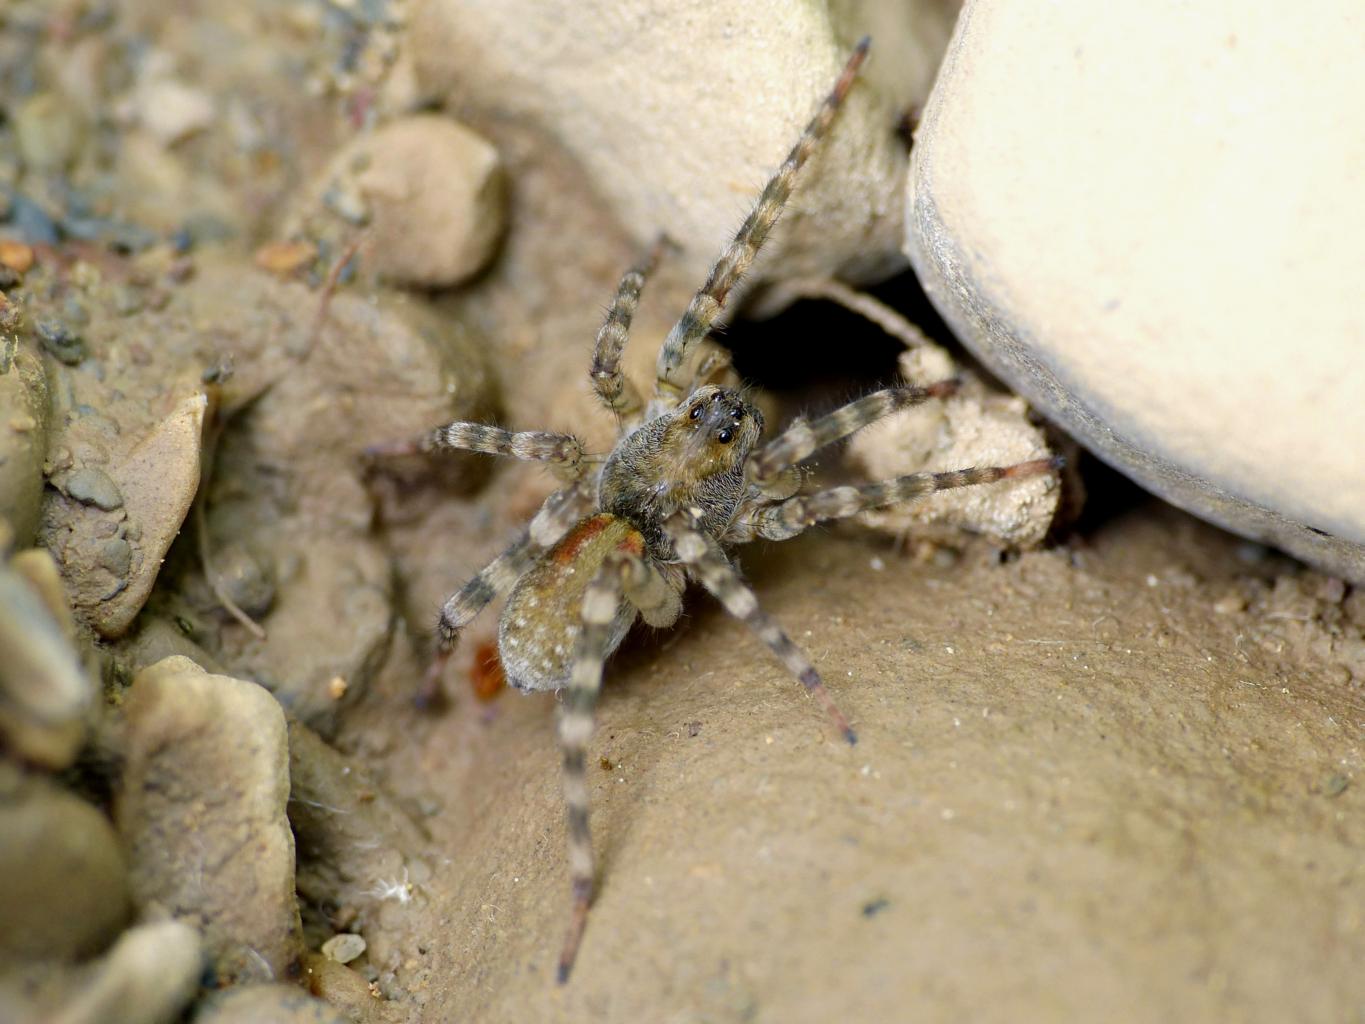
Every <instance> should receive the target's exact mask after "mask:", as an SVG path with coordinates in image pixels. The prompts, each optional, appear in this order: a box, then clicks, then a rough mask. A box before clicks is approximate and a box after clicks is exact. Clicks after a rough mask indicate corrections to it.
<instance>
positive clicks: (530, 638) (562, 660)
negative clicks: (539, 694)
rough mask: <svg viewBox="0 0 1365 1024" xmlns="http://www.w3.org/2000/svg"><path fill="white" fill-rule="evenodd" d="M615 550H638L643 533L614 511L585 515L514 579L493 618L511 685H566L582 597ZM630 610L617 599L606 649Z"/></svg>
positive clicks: (624, 627) (631, 616) (616, 642)
mask: <svg viewBox="0 0 1365 1024" xmlns="http://www.w3.org/2000/svg"><path fill="white" fill-rule="evenodd" d="M618 549H620V550H625V551H629V552H630V553H631V554H634V555H641V554H643V553H644V550H645V538H644V536H643V535H642V534H641V533H640V531H639V530H637V529H636V528H635V527H634V526H632V525H631V524H630V523H629V522H628V521H627V520H625V519H622V518H621V517H619V516H614V515H611V514H610V513H605V512H603V513H599V514H597V515H593V516H589V517H588V518H586V519H583V520H580V521H579V522H578V523H577V524H575V525H574V526H573V527H572V528H571V529H570V530H569V532H568V533H566V534H565V535H564V536H563V537H562V538H560V540H559V541H558V543H556V544H555V546H554V547H552V548H551V549H550V550H549V551H547V552H546V553H545V556H544V557H543V558H542V559H541V560H540V561H539V562H538V563H537V564H536V565H535V566H534V567H533V568H531V569H530V570H529V571H527V573H526V574H525V575H524V576H522V577H521V579H520V580H518V581H517V585H516V587H515V588H513V590H512V593H511V595H510V596H509V597H508V598H507V605H506V607H505V608H504V609H503V612H502V618H501V620H500V621H499V622H498V656H499V658H500V659H501V660H502V666H503V670H504V671H505V672H506V673H507V681H508V682H509V683H510V684H511V685H512V686H515V687H516V688H517V689H519V690H522V691H526V692H532V691H538V690H558V689H560V688H561V687H564V686H567V685H568V684H569V675H570V673H571V671H572V669H573V661H574V646H575V644H576V642H577V640H578V634H579V632H581V628H582V627H581V625H580V623H581V620H582V615H581V609H582V607H583V596H584V594H585V592H586V591H587V589H588V584H589V583H591V582H592V580H593V578H594V577H595V576H596V575H597V573H598V571H599V570H600V569H601V568H602V564H603V563H604V562H605V561H606V559H607V556H608V555H610V554H611V553H612V552H613V551H615V550H618ZM635 615H636V611H635V608H634V607H633V606H632V605H630V604H629V603H628V602H626V601H624V600H623V601H622V602H621V604H620V607H619V608H618V610H617V613H616V619H615V621H614V622H613V623H612V626H611V636H610V646H609V647H608V651H609V652H610V651H614V650H615V649H616V648H617V647H619V646H620V644H621V641H622V640H623V639H625V635H626V632H627V631H628V630H629V629H630V626H631V623H633V622H634V621H635Z"/></svg>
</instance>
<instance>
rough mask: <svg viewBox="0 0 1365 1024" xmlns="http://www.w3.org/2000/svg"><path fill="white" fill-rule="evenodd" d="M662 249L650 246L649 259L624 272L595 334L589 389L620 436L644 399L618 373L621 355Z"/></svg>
mask: <svg viewBox="0 0 1365 1024" xmlns="http://www.w3.org/2000/svg"><path fill="white" fill-rule="evenodd" d="M664 245H665V240H664V239H663V238H662V237H661V238H660V239H659V240H658V241H657V242H655V243H654V246H653V247H652V248H651V249H650V251H649V255H647V256H646V257H645V258H644V259H643V260H641V261H640V263H638V264H637V265H635V266H634V267H632V268H631V269H630V270H627V271H626V273H625V275H624V276H623V277H622V278H621V283H620V284H619V285H618V286H617V288H616V298H614V299H613V300H612V303H611V305H610V306H609V307H608V308H607V316H606V319H605V320H603V321H602V327H601V329H600V330H599V331H598V332H597V345H596V347H595V348H594V349H593V355H592V370H591V371H590V373H589V379H590V380H591V381H592V389H593V391H594V392H596V393H597V397H598V398H600V399H601V400H602V404H603V405H605V406H606V407H607V409H608V410H609V411H610V412H612V413H613V414H615V416H616V422H617V424H618V426H619V428H620V430H621V431H622V432H624V431H625V430H626V429H627V428H628V427H629V426H633V425H634V423H635V421H636V420H637V419H638V418H639V415H640V412H641V411H642V410H643V408H644V399H642V398H641V397H640V390H639V388H637V387H636V386H635V385H634V383H632V382H631V381H630V380H629V379H628V378H627V377H626V375H625V374H624V373H623V372H622V371H621V354H622V353H623V352H624V351H625V349H626V342H627V341H628V340H629V338H630V323H631V320H633V319H634V318H635V310H636V309H637V308H638V307H639V305H640V293H641V292H643V291H644V287H645V281H646V280H647V279H648V278H649V275H650V274H652V273H653V272H654V268H655V267H656V266H657V265H658V262H659V257H660V256H661V255H662V252H663V248H664Z"/></svg>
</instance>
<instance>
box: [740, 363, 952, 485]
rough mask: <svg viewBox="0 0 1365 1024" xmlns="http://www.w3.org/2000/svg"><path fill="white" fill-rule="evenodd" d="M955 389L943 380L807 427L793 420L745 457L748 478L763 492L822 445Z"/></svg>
mask: <svg viewBox="0 0 1365 1024" xmlns="http://www.w3.org/2000/svg"><path fill="white" fill-rule="evenodd" d="M957 387H958V383H957V381H955V380H943V381H939V382H937V383H936V384H930V385H929V386H928V387H924V388H920V387H911V386H909V385H906V386H903V387H895V388H886V389H885V390H882V391H874V392H872V393H871V394H870V395H864V396H863V397H862V398H859V399H857V400H856V401H853V402H849V403H848V404H847V405H845V406H843V407H841V408H839V409H835V410H834V411H833V412H832V413H830V414H829V415H827V416H821V417H820V418H819V419H817V420H813V421H811V422H809V423H808V422H806V421H805V420H797V421H796V422H795V423H793V424H792V425H791V426H790V427H788V428H787V429H786V430H785V431H783V432H782V433H781V434H780V435H778V436H777V437H775V438H774V439H773V440H771V441H769V442H768V443H767V444H765V445H764V446H763V447H762V448H759V449H758V450H757V451H755V452H754V453H753V454H752V455H750V456H749V476H750V478H751V479H752V480H753V481H754V483H755V484H757V485H758V486H759V488H760V489H764V488H765V487H767V486H770V485H771V484H773V483H774V482H775V481H776V480H777V478H778V477H779V476H781V474H782V473H783V472H784V471H785V470H787V469H790V468H791V467H792V466H795V465H796V464H797V463H799V462H801V461H802V460H804V459H807V458H809V457H810V456H811V455H813V454H814V453H815V452H816V451H818V450H819V449H821V448H823V447H825V446H826V445H828V444H833V443H834V442H835V441H840V440H842V439H843V438H845V437H848V436H849V435H850V434H852V433H854V432H856V431H858V430H861V429H862V428H863V427H865V426H867V425H868V424H870V423H875V422H876V421H877V420H879V419H882V418H883V417H885V416H889V415H891V413H893V412H896V411H897V410H898V409H905V408H907V407H909V406H912V405H919V404H920V403H921V402H925V401H928V400H929V399H931V398H946V397H947V396H948V395H951V394H953V392H955V391H956V390H957Z"/></svg>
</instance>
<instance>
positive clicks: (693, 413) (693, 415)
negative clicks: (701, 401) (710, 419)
mask: <svg viewBox="0 0 1365 1024" xmlns="http://www.w3.org/2000/svg"><path fill="white" fill-rule="evenodd" d="M687 418H688V419H689V420H699V419H701V406H700V405H694V406H692V408H691V409H690V410H689V411H688V413H687Z"/></svg>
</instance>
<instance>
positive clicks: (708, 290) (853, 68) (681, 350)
mask: <svg viewBox="0 0 1365 1024" xmlns="http://www.w3.org/2000/svg"><path fill="white" fill-rule="evenodd" d="M869 45H870V41H869V40H868V39H867V38H864V39H863V40H862V41H861V42H860V43H859V44H858V45H857V47H856V48H855V49H854V51H853V54H852V55H851V56H850V57H849V59H848V63H847V64H845V65H844V70H843V72H842V73H841V74H840V75H839V79H838V81H836V82H835V83H834V88H833V89H832V90H831V91H830V93H829V95H828V96H827V97H825V101H824V102H823V103H822V104H821V105H820V109H819V110H818V111H817V112H816V114H815V117H813V118H812V119H811V121H810V123H809V124H808V125H807V126H806V130H805V131H804V132H802V133H801V137H800V138H799V139H797V140H796V145H795V146H793V147H792V150H791V152H790V153H788V154H787V159H786V160H784V161H783V162H782V166H781V167H779V168H778V169H777V172H776V173H775V174H774V175H773V176H772V178H770V179H769V181H768V184H767V185H766V186H765V187H764V189H763V192H762V194H761V195H760V196H759V197H758V202H757V203H756V204H755V205H754V208H753V210H752V211H751V212H750V214H749V216H748V217H747V218H746V219H745V221H744V223H743V224H742V225H741V226H740V229H739V231H738V232H737V233H736V235H735V237H734V239H733V240H732V241H731V242H730V244H729V245H728V246H726V247H725V250H724V251H723V252H722V253H721V255H720V258H719V259H718V260H716V263H715V265H714V266H713V267H712V268H711V273H710V275H709V276H708V277H707V278H706V283H705V284H703V285H702V287H701V289H700V290H699V291H698V292H697V294H696V295H694V296H693V297H692V301H691V303H690V304H689V305H688V307H687V311H686V312H685V313H683V315H682V319H680V320H679V321H678V322H677V324H675V325H674V327H673V329H672V330H671V331H670V332H669V334H668V337H667V338H666V339H665V340H664V344H663V347H662V348H661V349H660V350H659V361H658V367H657V381H656V383H655V386H654V396H655V402H654V404H655V405H660V406H663V407H665V408H667V407H672V406H674V405H676V404H677V402H678V400H679V399H681V398H682V397H683V394H684V391H683V387H684V385H685V384H686V383H687V382H686V380H685V379H684V377H683V374H684V369H683V368H684V366H685V365H686V363H687V358H688V356H689V355H690V354H691V352H692V349H693V348H694V347H695V346H696V344H697V342H699V341H701V339H702V338H704V337H706V335H707V333H708V332H709V331H710V330H711V325H712V324H713V323H715V321H716V318H717V317H719V316H720V314H721V312H722V311H723V310H724V308H725V300H726V299H727V298H728V297H729V294H730V291H731V289H732V288H734V286H735V284H736V283H738V281H739V279H740V278H741V277H742V276H743V275H744V272H745V271H746V270H748V269H749V266H750V264H752V263H753V261H754V257H755V256H757V255H758V250H759V248H760V247H761V246H762V245H763V243H764V241H765V240H766V239H767V237H768V233H769V232H770V231H771V230H772V228H773V225H774V224H776V223H777V218H778V217H779V216H780V215H781V213H782V208H783V206H785V205H786V202H787V200H788V198H790V196H791V194H792V189H793V188H794V187H795V184H796V175H797V172H798V171H800V170H801V167H802V165H803V164H804V163H805V162H806V161H807V160H808V159H809V158H810V155H811V154H812V153H813V152H815V149H816V147H817V146H818V145H819V144H820V142H821V140H822V139H823V138H824V137H825V135H826V133H827V132H828V131H829V128H830V125H831V124H832V123H833V122H834V115H835V114H836V113H838V110H839V107H840V105H841V104H842V103H843V101H844V97H845V96H847V95H848V90H849V89H850V88H851V87H852V85H853V79H854V78H855V77H856V76H857V74H858V68H859V67H860V66H861V65H862V63H863V60H864V58H866V56H867V49H868V46H869Z"/></svg>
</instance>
